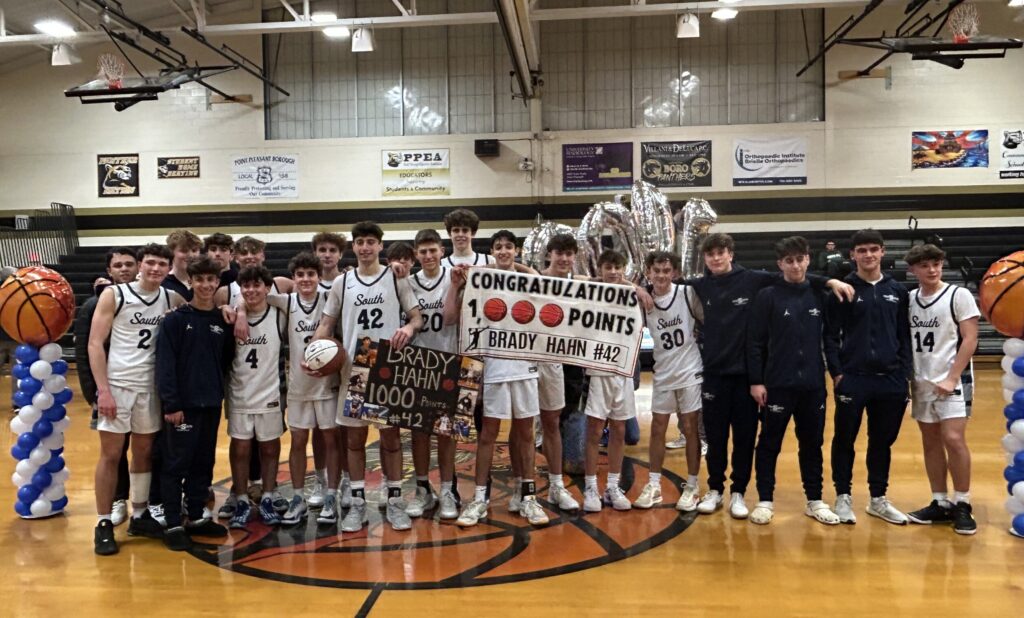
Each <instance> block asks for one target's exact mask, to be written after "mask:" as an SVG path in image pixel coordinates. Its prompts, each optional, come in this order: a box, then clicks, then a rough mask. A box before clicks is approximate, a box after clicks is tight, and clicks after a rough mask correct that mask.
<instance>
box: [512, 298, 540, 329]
mask: <svg viewBox="0 0 1024 618" xmlns="http://www.w3.org/2000/svg"><path fill="white" fill-rule="evenodd" d="M535 314H536V310H535V309H534V308H533V303H531V302H530V301H528V300H521V301H519V302H517V303H516V304H514V305H512V319H513V320H515V321H516V322H519V323H520V324H529V323H530V320H532V319H533V316H534V315H535Z"/></svg>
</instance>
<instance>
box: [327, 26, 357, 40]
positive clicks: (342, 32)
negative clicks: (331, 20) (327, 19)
mask: <svg viewBox="0 0 1024 618" xmlns="http://www.w3.org/2000/svg"><path fill="white" fill-rule="evenodd" d="M350 34H351V32H349V29H348V28H346V27H345V26H330V27H328V28H324V36H325V37H327V38H329V39H345V38H348V36H349V35H350Z"/></svg>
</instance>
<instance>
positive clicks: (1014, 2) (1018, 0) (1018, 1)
mask: <svg viewBox="0 0 1024 618" xmlns="http://www.w3.org/2000/svg"><path fill="white" fill-rule="evenodd" d="M1008 6H1013V7H1024V0H1010V4H1009V5H1008Z"/></svg>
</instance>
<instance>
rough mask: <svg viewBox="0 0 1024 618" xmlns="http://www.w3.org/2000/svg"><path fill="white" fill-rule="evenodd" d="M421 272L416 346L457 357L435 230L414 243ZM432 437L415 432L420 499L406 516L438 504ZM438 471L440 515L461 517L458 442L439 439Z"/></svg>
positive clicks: (447, 277)
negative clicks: (457, 485)
mask: <svg viewBox="0 0 1024 618" xmlns="http://www.w3.org/2000/svg"><path fill="white" fill-rule="evenodd" d="M413 246H414V247H415V250H416V257H417V259H418V260H419V263H420V267H421V270H420V271H419V272H418V273H415V274H413V275H410V276H409V279H408V281H409V283H410V284H411V285H412V290H413V293H414V294H416V300H417V301H418V302H419V307H420V313H421V314H422V315H423V328H421V329H420V332H419V334H417V335H416V345H418V346H423V347H425V348H432V349H434V350H441V351H442V352H449V353H452V354H454V353H456V349H457V347H458V329H457V327H456V326H455V325H454V324H448V325H445V323H444V299H445V297H446V296H447V294H448V288H449V287H450V286H451V268H449V267H446V266H441V258H443V257H444V245H442V244H441V236H440V235H439V234H438V233H437V232H436V231H434V230H420V231H419V233H417V234H416V239H415V240H414V241H413ZM430 438H431V434H429V433H423V432H419V431H414V432H412V461H413V467H414V468H415V471H416V495H415V496H414V497H413V499H412V500H410V501H409V505H408V506H407V507H406V509H405V512H406V513H408V514H409V516H410V517H419V516H421V515H423V513H424V512H425V511H428V510H430V509H432V508H434V506H435V505H436V504H437V501H438V498H437V496H436V495H435V494H434V490H433V488H432V487H431V485H430V478H429V476H428V475H429V473H430ZM437 467H438V471H439V472H440V475H441V496H440V509H439V515H440V517H441V519H455V518H456V517H458V516H459V505H458V501H457V499H456V497H455V493H454V491H453V488H454V487H455V486H454V480H455V442H454V441H453V440H452V439H451V437H450V436H440V435H439V436H437Z"/></svg>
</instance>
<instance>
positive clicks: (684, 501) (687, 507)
mask: <svg viewBox="0 0 1024 618" xmlns="http://www.w3.org/2000/svg"><path fill="white" fill-rule="evenodd" d="M699 501H700V491H699V490H698V488H697V486H696V485H690V484H686V485H683V493H682V494H680V495H679V500H678V501H677V502H676V510H677V511H682V512H684V513H689V512H691V511H695V510H697V503H698V502H699Z"/></svg>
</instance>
